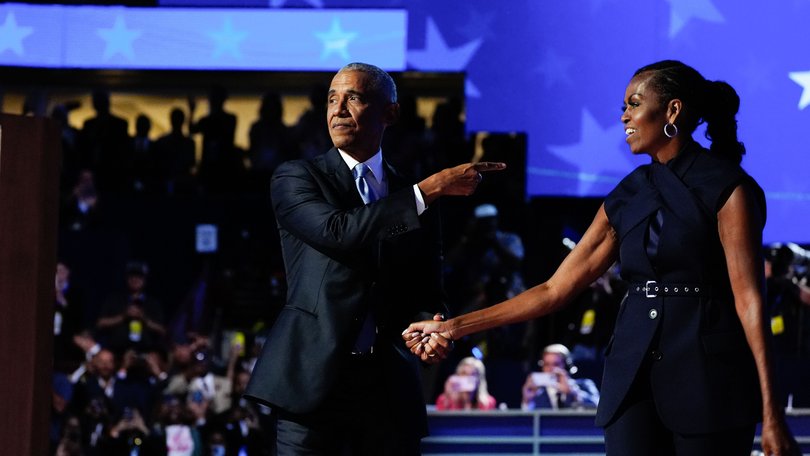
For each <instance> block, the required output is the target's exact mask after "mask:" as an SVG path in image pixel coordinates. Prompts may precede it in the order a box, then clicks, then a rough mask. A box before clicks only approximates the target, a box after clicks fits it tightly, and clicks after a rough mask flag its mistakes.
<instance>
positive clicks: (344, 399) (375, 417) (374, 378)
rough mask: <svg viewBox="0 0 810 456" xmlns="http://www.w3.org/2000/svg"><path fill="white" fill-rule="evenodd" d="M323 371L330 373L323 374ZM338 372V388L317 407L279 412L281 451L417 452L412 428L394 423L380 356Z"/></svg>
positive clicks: (327, 454) (309, 455) (287, 454)
mask: <svg viewBox="0 0 810 456" xmlns="http://www.w3.org/2000/svg"><path fill="white" fill-rule="evenodd" d="M324 375H330V374H329V373H324ZM332 375H337V382H336V386H335V388H334V390H333V392H332V393H331V394H330V395H329V396H328V397H327V399H326V400H325V401H324V403H323V404H322V405H321V406H320V407H319V408H318V409H317V410H315V411H313V412H311V413H307V414H303V415H296V414H291V413H286V412H284V411H278V424H277V428H276V430H277V451H278V456H333V455H334V456H382V455H385V456H418V455H419V454H421V453H420V450H419V438H418V437H415V435H416V434H415V432H414V431H413V430H412V429H397V428H395V427H394V426H392V424H391V423H392V420H391V419H390V418H391V416H390V415H391V414H392V413H393V411H392V410H390V408H389V407H386V406H387V405H389V402H387V401H386V398H389V399H390V398H391V395H396V394H397V392H396V391H385V390H384V389H385V388H384V386H383V385H382V382H381V381H380V377H381V373H380V368H379V364H378V361H377V360H374V359H350V360H349V361H348V362H347V363H345V366H344V367H343V368H341V370H340V371H339V372H335V373H333V374H332Z"/></svg>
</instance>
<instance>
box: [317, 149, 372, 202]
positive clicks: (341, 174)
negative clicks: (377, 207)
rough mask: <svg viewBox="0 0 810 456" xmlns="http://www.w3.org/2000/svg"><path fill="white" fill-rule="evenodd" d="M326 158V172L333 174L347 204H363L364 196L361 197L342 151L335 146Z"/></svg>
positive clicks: (333, 178)
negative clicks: (341, 153)
mask: <svg viewBox="0 0 810 456" xmlns="http://www.w3.org/2000/svg"><path fill="white" fill-rule="evenodd" d="M324 160H325V164H326V172H327V173H328V174H329V175H330V176H331V178H332V182H334V184H335V186H337V189H338V193H339V194H340V195H341V198H343V200H344V201H345V203H346V206H347V207H357V206H362V205H363V204H364V203H363V198H361V197H360V193H359V192H358V191H357V186H356V185H355V183H354V176H352V172H351V170H350V169H349V167H348V166H346V162H345V161H343V157H341V156H340V152H338V150H337V149H336V148H334V147H333V148H331V149H329V152H327V153H326V154H325V155H324Z"/></svg>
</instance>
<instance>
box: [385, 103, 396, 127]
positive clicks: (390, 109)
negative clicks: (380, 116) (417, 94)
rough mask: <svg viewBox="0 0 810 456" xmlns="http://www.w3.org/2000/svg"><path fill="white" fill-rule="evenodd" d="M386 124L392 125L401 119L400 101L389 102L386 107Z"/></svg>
mask: <svg viewBox="0 0 810 456" xmlns="http://www.w3.org/2000/svg"><path fill="white" fill-rule="evenodd" d="M384 116H385V117H384V119H385V126H386V127H390V126H391V125H394V124H395V123H397V122H398V121H399V103H389V104H388V106H386V107H385V114H384Z"/></svg>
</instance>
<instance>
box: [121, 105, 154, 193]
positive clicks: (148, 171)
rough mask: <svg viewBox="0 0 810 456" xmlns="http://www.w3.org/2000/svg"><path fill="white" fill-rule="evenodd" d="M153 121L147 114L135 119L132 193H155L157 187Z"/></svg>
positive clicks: (131, 166)
mask: <svg viewBox="0 0 810 456" xmlns="http://www.w3.org/2000/svg"><path fill="white" fill-rule="evenodd" d="M151 130H152V120H151V119H150V118H149V117H147V116H146V115H145V114H138V117H136V118H135V137H133V138H132V159H131V160H130V162H129V169H128V170H127V171H128V174H129V182H130V184H131V186H132V187H131V188H130V190H131V191H134V192H136V193H141V192H154V191H155V190H156V186H157V182H156V181H157V176H156V173H157V169H156V165H155V160H156V154H157V151H156V148H155V143H154V142H153V141H152V140H151V139H149V132H150V131H151Z"/></svg>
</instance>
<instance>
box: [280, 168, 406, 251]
mask: <svg viewBox="0 0 810 456" xmlns="http://www.w3.org/2000/svg"><path fill="white" fill-rule="evenodd" d="M344 193H345V192H344ZM270 194H271V199H272V204H273V210H274V211H275V214H276V219H277V220H278V224H279V226H280V227H281V228H283V229H284V230H286V231H288V232H290V233H291V234H293V235H294V236H295V237H297V238H298V239H301V240H302V241H303V242H305V243H306V244H308V245H310V246H312V247H313V248H315V249H317V250H319V251H321V252H324V253H326V254H328V255H334V254H341V253H350V252H352V251H355V250H357V249H361V248H366V247H369V246H373V245H374V244H376V243H377V242H379V241H380V240H383V239H388V238H392V237H396V236H399V235H401V234H404V233H407V232H409V231H412V230H414V229H417V228H419V227H420V223H419V218H418V216H417V213H416V202H415V200H414V196H413V190H412V189H411V188H410V187H407V188H404V189H402V190H400V191H397V192H394V193H392V194H390V195H388V196H387V197H386V198H382V199H380V200H379V201H376V202H374V203H372V204H370V205H366V206H364V205H358V206H353V207H352V206H351V204H347V203H346V201H349V200H350V196H349V195H345V194H342V193H341V191H340V190H339V187H338V185H337V183H336V182H334V180H333V178H332V177H330V176H326V175H324V174H322V173H320V172H319V171H318V170H316V169H314V168H313V167H312V166H311V165H310V164H308V163H307V162H303V161H292V162H286V163H284V164H282V165H281V166H279V168H278V169H277V171H276V173H275V174H274V175H273V178H272V180H271V187H270Z"/></svg>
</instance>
